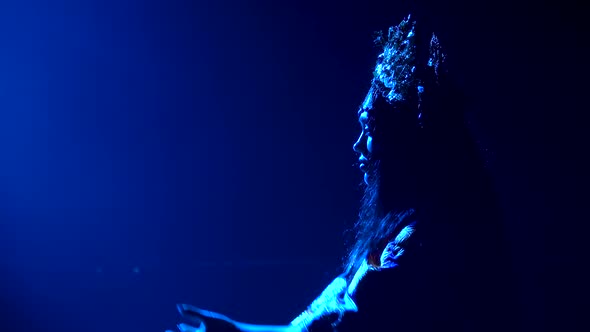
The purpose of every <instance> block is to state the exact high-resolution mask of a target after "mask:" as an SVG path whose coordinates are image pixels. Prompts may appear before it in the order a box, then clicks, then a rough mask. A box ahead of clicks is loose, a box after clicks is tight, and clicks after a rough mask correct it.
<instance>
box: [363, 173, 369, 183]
mask: <svg viewBox="0 0 590 332" xmlns="http://www.w3.org/2000/svg"><path fill="white" fill-rule="evenodd" d="M363 179H364V180H365V184H369V174H368V173H365V175H364V178H363Z"/></svg>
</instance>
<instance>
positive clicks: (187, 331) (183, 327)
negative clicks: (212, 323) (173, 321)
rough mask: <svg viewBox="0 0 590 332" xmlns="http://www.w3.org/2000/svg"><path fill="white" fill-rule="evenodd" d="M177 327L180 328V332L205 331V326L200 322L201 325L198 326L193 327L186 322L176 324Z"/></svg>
mask: <svg viewBox="0 0 590 332" xmlns="http://www.w3.org/2000/svg"><path fill="white" fill-rule="evenodd" d="M178 329H179V330H180V332H205V327H204V326H203V324H201V326H199V327H194V326H191V325H188V324H184V323H181V324H178Z"/></svg>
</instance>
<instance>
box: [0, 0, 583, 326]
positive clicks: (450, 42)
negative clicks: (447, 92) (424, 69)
mask: <svg viewBox="0 0 590 332" xmlns="http://www.w3.org/2000/svg"><path fill="white" fill-rule="evenodd" d="M410 11H412V12H414V13H415V14H416V16H415V17H416V18H417V19H418V20H420V23H422V24H424V25H426V26H427V27H428V28H429V29H431V30H433V31H435V32H436V33H437V34H438V36H439V38H440V40H441V43H442V44H443V46H444V47H445V49H446V52H447V54H448V59H449V61H450V68H451V71H452V72H453V73H454V74H455V75H456V77H457V80H458V82H459V84H460V86H461V87H462V88H463V90H464V91H465V93H466V95H467V96H468V104H469V106H470V109H471V110H472V111H473V112H472V113H471V115H470V117H469V118H470V119H471V126H472V128H473V131H474V134H475V136H476V137H477V139H478V140H479V141H480V143H481V146H482V147H484V148H485V149H487V152H486V154H487V158H488V164H489V167H490V170H491V172H492V174H493V176H494V179H495V181H496V185H497V189H498V193H499V195H500V197H501V202H502V205H503V209H504V212H505V214H506V220H505V222H506V228H507V235H508V236H509V238H510V239H511V248H510V250H511V252H512V263H513V264H514V267H515V270H516V272H517V273H516V279H517V284H518V294H517V297H518V299H519V304H518V306H519V308H520V310H521V311H520V318H521V320H522V324H523V327H522V330H523V331H555V330H564V331H565V330H567V331H574V330H577V329H579V326H577V322H576V321H575V319H574V318H575V317H577V315H578V313H580V312H581V311H582V307H583V306H582V305H581V304H579V303H577V302H576V300H577V297H578V295H577V294H578V293H579V289H578V288H577V283H576V281H578V280H580V279H581V277H579V274H578V273H577V269H576V268H575V266H580V265H581V262H582V261H581V260H580V259H579V258H578V256H580V255H579V254H578V249H577V247H578V245H579V244H580V243H582V242H584V238H585V234H584V233H583V232H582V231H581V230H580V229H578V226H580V225H581V224H582V223H583V222H584V221H585V220H586V219H587V217H586V211H585V210H584V207H585V206H584V205H585V202H586V195H585V191H586V188H587V187H586V186H585V184H583V183H584V182H585V181H587V173H586V172H585V171H586V169H587V168H586V167H585V166H584V162H583V160H584V159H585V154H586V153H587V152H588V149H587V148H586V141H587V140H586V131H587V129H586V122H585V121H584V115H585V113H586V111H587V110H588V107H587V106H586V104H585V102H584V103H582V101H583V99H584V98H585V94H586V93H587V92H586V84H585V82H586V80H587V79H588V76H587V75H586V70H587V66H588V63H587V62H585V61H583V59H584V56H583V53H585V52H586V51H587V47H588V46H587V43H586V37H585V35H583V33H582V31H583V30H582V23H583V22H584V20H585V19H586V17H585V16H584V15H583V11H582V6H581V2H579V3H578V4H576V3H574V2H567V1H559V2H556V3H555V4H542V2H540V1H537V2H532V1H531V2H530V3H526V4H525V3H522V2H514V1H470V2H467V1H463V2H459V1H371V0H369V1H357V2H345V1H344V2H343V1H332V0H328V1H245V0H244V1H237V0H233V1H188V0H182V1H181V0H171V1H139V0H138V1H123V0H119V1H105V0H102V1H59V0H57V1H47V2H42V1H2V2H0V255H1V256H0V301H1V302H0V303H1V306H0V330H1V331H17V330H18V331H48V332H50V331H60V332H70V331H82V330H83V331H85V332H93V331H111V332H115V331H163V330H165V329H168V328H173V327H174V325H175V324H176V323H177V322H178V317H177V314H176V309H175V304H176V303H179V302H186V303H192V304H195V305H197V306H201V307H205V308H209V309H211V310H216V311H221V312H223V313H226V314H227V315H229V316H230V317H233V318H236V319H239V320H244V321H249V322H255V323H267V324H284V323H287V322H289V321H290V320H291V319H293V318H294V317H295V316H296V315H297V314H299V312H301V311H302V310H304V309H305V307H306V306H307V304H309V302H310V301H311V300H313V298H314V297H315V296H316V295H318V294H319V292H320V291H321V290H322V289H323V288H324V287H325V286H326V285H327V283H329V282H330V281H331V279H332V278H334V277H335V276H336V274H338V273H339V267H340V264H341V257H342V255H343V254H344V253H345V245H344V238H345V237H344V235H343V233H344V230H345V229H346V228H347V227H349V226H350V225H351V224H352V223H353V222H354V220H355V216H356V211H357V208H358V201H359V199H360V186H359V184H360V182H361V175H360V172H359V171H358V170H357V169H356V168H355V167H354V166H353V163H354V162H355V160H356V156H355V155H354V154H353V152H352V150H351V146H352V143H353V141H354V140H355V138H356V135H357V131H358V129H359V128H358V123H357V119H356V110H357V107H358V106H359V104H360V102H361V101H362V99H363V97H364V94H365V92H366V90H367V88H368V87H369V83H370V78H371V72H372V69H373V67H374V64H375V60H376V55H377V49H375V48H374V47H373V43H372V34H373V32H374V31H376V30H382V29H386V28H387V27H389V26H390V25H394V24H397V23H399V21H400V20H401V19H402V18H403V17H404V16H405V15H407V14H408V13H409V12H410Z"/></svg>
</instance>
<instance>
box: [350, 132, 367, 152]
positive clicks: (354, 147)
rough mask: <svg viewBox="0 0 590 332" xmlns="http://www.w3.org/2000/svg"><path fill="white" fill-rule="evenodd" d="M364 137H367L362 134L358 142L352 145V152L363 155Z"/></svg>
mask: <svg viewBox="0 0 590 332" xmlns="http://www.w3.org/2000/svg"><path fill="white" fill-rule="evenodd" d="M364 137H365V135H363V134H361V135H360V136H359V138H358V139H357V140H356V142H354V144H353V145H352V150H353V151H354V152H356V153H361V154H362V153H363V148H362V146H363V141H364Z"/></svg>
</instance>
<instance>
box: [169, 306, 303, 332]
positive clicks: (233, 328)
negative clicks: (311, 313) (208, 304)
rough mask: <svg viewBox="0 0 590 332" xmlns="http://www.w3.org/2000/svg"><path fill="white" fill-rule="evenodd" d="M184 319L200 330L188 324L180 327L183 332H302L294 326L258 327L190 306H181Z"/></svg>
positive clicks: (179, 308)
mask: <svg viewBox="0 0 590 332" xmlns="http://www.w3.org/2000/svg"><path fill="white" fill-rule="evenodd" d="M177 307H178V311H179V312H180V314H181V315H182V317H184V318H186V319H188V320H191V321H194V322H197V323H198V325H200V327H199V328H195V327H192V326H189V325H186V324H181V325H179V329H180V330H181V332H185V331H186V332H192V331H195V332H300V331H299V330H298V329H297V328H296V327H295V326H293V325H257V324H247V323H242V322H237V321H234V320H233V319H230V318H229V317H227V316H224V315H222V314H219V313H216V312H212V311H208V310H203V309H199V308H197V307H194V306H192V305H189V304H179V305H178V306H177ZM201 324H203V325H204V328H203V327H202V326H203V325H201Z"/></svg>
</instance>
